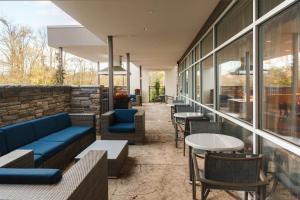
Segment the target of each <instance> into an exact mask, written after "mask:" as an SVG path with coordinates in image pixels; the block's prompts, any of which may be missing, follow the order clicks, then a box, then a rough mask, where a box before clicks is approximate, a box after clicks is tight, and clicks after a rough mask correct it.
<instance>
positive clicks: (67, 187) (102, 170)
mask: <svg viewBox="0 0 300 200" xmlns="http://www.w3.org/2000/svg"><path fill="white" fill-rule="evenodd" d="M107 176H108V175H107V153H106V151H90V152H89V153H87V155H85V156H84V157H83V158H82V159H81V160H79V161H78V162H77V163H75V164H74V165H73V166H72V167H71V168H70V169H69V170H68V171H67V172H66V173H65V174H64V175H63V177H62V179H61V181H60V182H58V183H57V184H55V185H26V187H25V186H24V185H21V184H20V185H19V184H3V185H0V194H1V199H23V200H38V199H44V200H50V199H61V200H83V199H89V200H94V199H103V200H107V199H108V180H107Z"/></svg>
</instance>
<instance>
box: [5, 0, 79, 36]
mask: <svg viewBox="0 0 300 200" xmlns="http://www.w3.org/2000/svg"><path fill="white" fill-rule="evenodd" d="M0 17H4V18H6V19H8V20H9V21H11V22H13V23H15V24H22V25H25V26H28V27H31V28H32V29H34V30H35V31H37V30H39V29H41V28H46V27H47V26H49V25H80V24H79V23H78V22H77V21H76V20H74V19H73V18H72V17H70V16H69V15H67V14H66V13H65V12H64V11H62V10H61V9H60V8H58V7H57V6H56V5H55V4H53V3H52V2H51V1H0Z"/></svg>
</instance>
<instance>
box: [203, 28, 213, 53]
mask: <svg viewBox="0 0 300 200" xmlns="http://www.w3.org/2000/svg"><path fill="white" fill-rule="evenodd" d="M212 50H213V32H212V31H210V32H209V33H208V34H207V35H206V36H205V38H204V39H203V40H202V42H201V57H204V56H205V55H206V54H208V53H209V52H211V51H212Z"/></svg>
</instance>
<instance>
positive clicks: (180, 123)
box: [173, 104, 194, 148]
mask: <svg viewBox="0 0 300 200" xmlns="http://www.w3.org/2000/svg"><path fill="white" fill-rule="evenodd" d="M180 112H194V108H193V107H192V106H190V105H188V104H187V105H175V113H180ZM175 113H174V114H175ZM175 120H176V121H175ZM173 124H174V127H175V146H176V148H177V147H178V135H179V132H183V134H184V128H182V127H183V126H185V124H186V122H185V119H174V118H173ZM179 129H180V130H179Z"/></svg>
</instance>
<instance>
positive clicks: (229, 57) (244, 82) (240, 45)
mask: <svg viewBox="0 0 300 200" xmlns="http://www.w3.org/2000/svg"><path fill="white" fill-rule="evenodd" d="M252 60H253V56H252V33H248V34H247V35H245V36H243V37H241V38H239V39H238V40H236V41H234V42H233V43H231V44H230V45H228V46H226V47H225V48H223V49H222V50H221V51H219V52H218V53H217V63H218V70H219V73H218V75H219V91H218V92H219V95H218V98H219V99H218V102H219V110H220V111H222V112H225V113H227V114H229V115H231V116H233V117H236V118H240V119H242V120H245V121H247V122H252V110H253V100H252V93H253V87H252V86H253V65H252Z"/></svg>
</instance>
